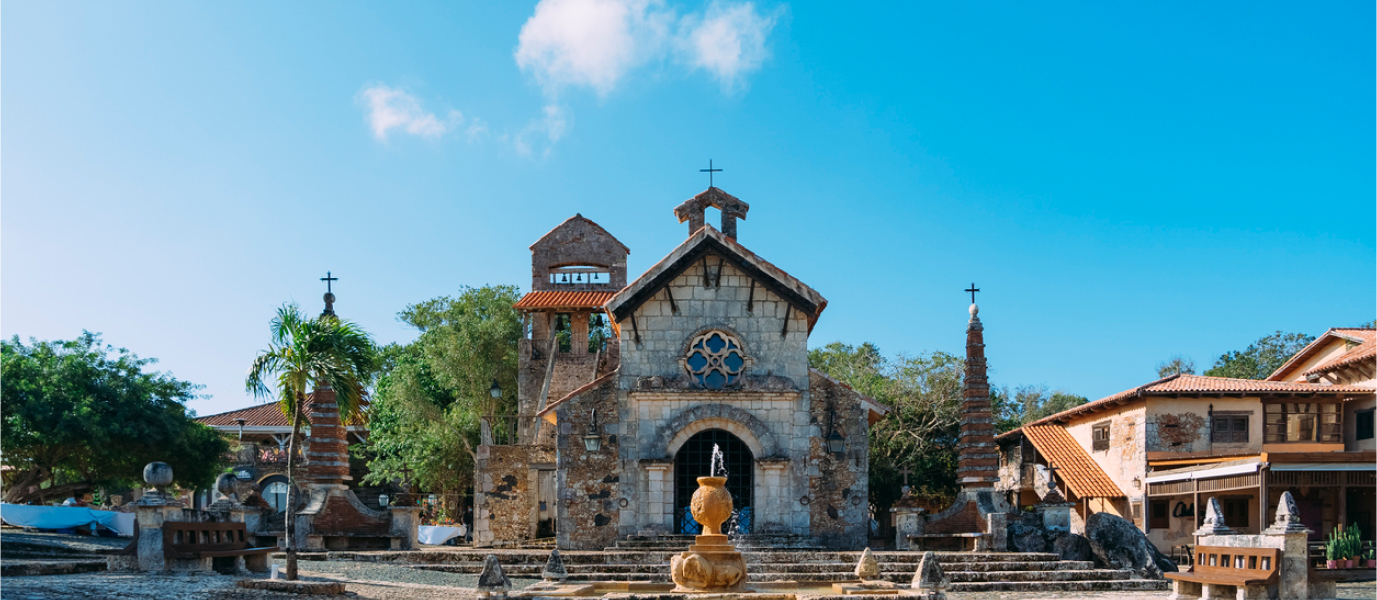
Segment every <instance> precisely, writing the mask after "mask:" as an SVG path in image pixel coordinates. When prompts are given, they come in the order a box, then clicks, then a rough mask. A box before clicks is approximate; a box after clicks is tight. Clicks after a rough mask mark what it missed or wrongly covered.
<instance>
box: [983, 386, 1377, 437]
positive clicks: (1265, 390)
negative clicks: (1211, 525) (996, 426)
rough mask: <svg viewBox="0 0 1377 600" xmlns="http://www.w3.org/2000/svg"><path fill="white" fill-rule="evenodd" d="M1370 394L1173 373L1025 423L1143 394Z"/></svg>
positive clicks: (1346, 388)
mask: <svg viewBox="0 0 1377 600" xmlns="http://www.w3.org/2000/svg"><path fill="white" fill-rule="evenodd" d="M1269 393H1283V394H1285V393H1291V394H1371V393H1373V390H1372V389H1370V388H1365V387H1359V386H1356V385H1320V384H1316V383H1306V382H1300V381H1267V380H1264V379H1232V378H1229V377H1207V376H1204V375H1184V374H1178V375H1172V376H1170V377H1164V378H1162V379H1158V380H1157V381H1154V382H1151V383H1148V384H1145V385H1140V386H1138V387H1135V388H1132V389H1128V390H1124V391H1122V392H1119V393H1117V394H1114V395H1112V396H1106V397H1104V398H1100V399H1099V400H1096V401H1094V402H1087V403H1085V404H1082V405H1080V406H1077V407H1075V408H1072V409H1069V410H1064V411H1061V412H1059V413H1057V414H1055V415H1051V416H1048V417H1043V418H1041V419H1038V420H1036V421H1033V422H1032V423H1029V424H1028V425H1025V426H1024V428H1025V429H1026V428H1027V427H1028V426H1032V425H1042V424H1046V423H1056V422H1060V421H1065V420H1066V419H1069V418H1071V417H1075V416H1078V415H1082V414H1085V413H1090V412H1096V411H1099V410H1101V409H1103V408H1105V407H1107V406H1110V405H1117V404H1123V403H1126V402H1129V401H1132V400H1136V399H1138V398H1141V397H1143V396H1152V395H1158V396H1172V395H1192V394H1269ZM1018 431H1019V430H1018V429H1015V430H1013V431H1007V432H1004V433H1002V434H1000V435H999V436H998V437H1000V438H1004V437H1007V436H1011V435H1015V434H1016V433H1017V432H1018Z"/></svg>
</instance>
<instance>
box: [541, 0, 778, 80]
mask: <svg viewBox="0 0 1377 600" xmlns="http://www.w3.org/2000/svg"><path fill="white" fill-rule="evenodd" d="M779 14H780V11H779V10H776V11H774V12H772V13H770V14H762V13H761V12H760V11H759V10H757V8H756V6H755V4H754V3H753V2H729V1H728V2H724V1H721V0H714V2H712V3H711V4H710V5H708V8H707V10H706V11H704V12H702V13H690V14H687V15H684V16H682V17H680V16H679V15H678V14H676V12H675V11H674V9H672V8H667V7H666V6H665V4H664V3H663V2H662V1H661V0H541V2H540V3H539V4H537V5H536V8H535V12H534V13H533V14H532V15H531V17H530V18H529V19H527V20H526V24H525V25H523V26H522V27H521V35H520V36H519V39H518V43H517V48H516V64H517V66H519V67H521V69H522V70H523V71H526V72H528V73H531V74H533V75H534V76H535V78H536V80H537V81H538V82H539V83H540V85H541V86H542V87H543V88H544V89H545V92H546V94H547V95H550V96H554V95H556V94H557V93H558V92H559V91H560V90H561V89H563V88H566V87H578V86H586V87H589V88H592V89H593V90H594V91H595V92H597V93H598V94H599V95H601V96H606V95H607V94H609V93H611V92H612V90H613V89H615V88H616V86H617V84H618V82H619V81H621V80H622V79H623V78H624V77H626V76H627V74H628V73H630V72H631V71H632V70H634V69H635V68H637V67H639V66H641V65H644V64H646V63H650V62H654V61H658V60H662V59H665V58H671V57H672V58H676V59H677V61H676V62H678V63H680V64H686V65H688V66H689V67H691V68H692V69H695V70H697V69H701V70H704V71H706V72H708V73H709V74H711V75H712V76H713V77H714V78H716V79H717V80H718V81H719V82H720V83H721V84H722V87H723V88H724V89H726V90H728V91H730V90H731V89H733V88H736V87H739V86H740V85H741V84H742V83H743V82H744V79H745V77H746V76H747V75H750V74H751V73H753V72H755V71H757V70H759V69H760V66H761V64H762V63H764V61H765V59H766V58H768V57H769V50H768V49H767V47H766V42H767V40H768V38H769V36H770V32H771V31H772V30H773V29H774V26H775V23H776V22H777V21H778V15H779Z"/></svg>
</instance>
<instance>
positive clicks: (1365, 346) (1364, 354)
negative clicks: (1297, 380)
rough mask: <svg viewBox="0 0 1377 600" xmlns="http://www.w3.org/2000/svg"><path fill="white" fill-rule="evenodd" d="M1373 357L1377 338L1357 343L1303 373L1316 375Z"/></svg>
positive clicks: (1376, 349)
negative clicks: (1336, 356) (1335, 356)
mask: <svg viewBox="0 0 1377 600" xmlns="http://www.w3.org/2000/svg"><path fill="white" fill-rule="evenodd" d="M1369 333H1371V332H1369ZM1374 358H1377V340H1368V341H1366V342H1363V343H1361V344H1358V345H1357V346H1355V347H1353V349H1351V350H1349V351H1348V352H1345V353H1343V354H1342V355H1340V356H1339V357H1338V358H1335V359H1334V360H1331V361H1329V362H1327V363H1324V364H1322V365H1319V366H1317V367H1315V368H1313V369H1310V370H1309V371H1306V372H1305V374H1306V376H1310V375H1318V374H1320V373H1325V372H1327V371H1332V370H1334V369H1338V368H1341V367H1346V366H1348V365H1351V364H1354V363H1359V362H1362V361H1364V360H1368V361H1370V360H1373V359H1374Z"/></svg>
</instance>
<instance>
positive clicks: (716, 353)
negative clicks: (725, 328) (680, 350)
mask: <svg viewBox="0 0 1377 600" xmlns="http://www.w3.org/2000/svg"><path fill="white" fill-rule="evenodd" d="M684 366H685V368H687V369H688V372H689V376H691V377H693V379H694V381H697V382H698V385H701V386H703V387H705V388H708V389H710V390H720V389H722V388H725V387H727V386H729V385H732V384H735V383H736V381H737V380H738V379H740V378H741V371H742V370H744V369H745V368H746V357H745V356H744V355H743V354H742V351H741V342H738V341H737V340H736V338H734V337H732V336H731V335H729V334H726V333H723V332H721V331H709V332H707V333H705V334H703V335H700V336H698V337H696V338H694V340H693V342H692V343H690V344H689V351H688V356H687V357H686V358H685V361H684Z"/></svg>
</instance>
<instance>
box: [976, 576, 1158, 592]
mask: <svg viewBox="0 0 1377 600" xmlns="http://www.w3.org/2000/svg"><path fill="white" fill-rule="evenodd" d="M1170 589H1171V581H1169V580H1166V579H1163V580H1155V579H1115V580H1111V581H982V582H966V583H952V584H951V589H950V590H949V591H952V592H1165V591H1167V590H1170Z"/></svg>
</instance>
